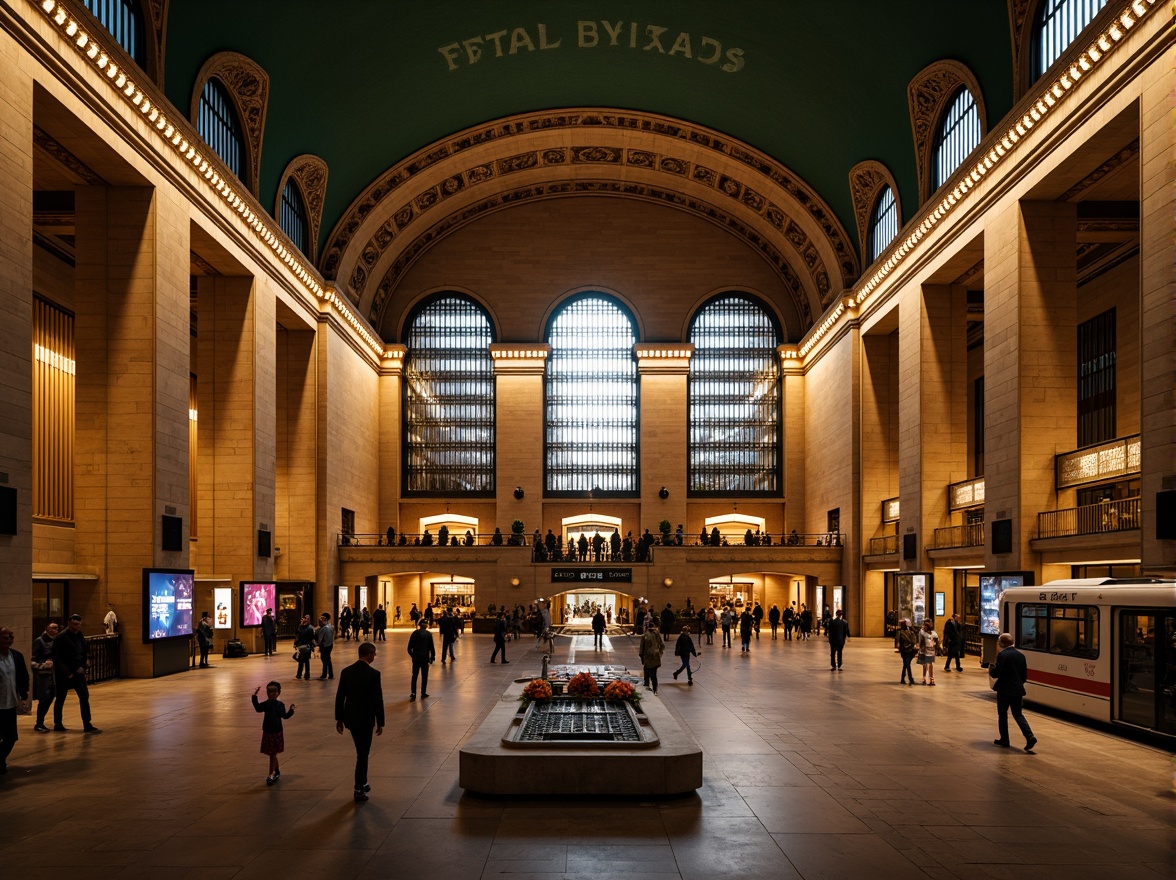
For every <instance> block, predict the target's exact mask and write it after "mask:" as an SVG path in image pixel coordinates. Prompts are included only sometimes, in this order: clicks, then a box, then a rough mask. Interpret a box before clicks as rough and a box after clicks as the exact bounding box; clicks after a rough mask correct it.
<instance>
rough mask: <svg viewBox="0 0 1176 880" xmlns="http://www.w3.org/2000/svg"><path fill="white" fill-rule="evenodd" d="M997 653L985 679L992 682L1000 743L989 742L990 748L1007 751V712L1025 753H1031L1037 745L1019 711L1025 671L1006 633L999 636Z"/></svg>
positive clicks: (1024, 665)
mask: <svg viewBox="0 0 1176 880" xmlns="http://www.w3.org/2000/svg"><path fill="white" fill-rule="evenodd" d="M998 644H999V645H1000V653H999V654H997V655H996V662H995V663H993V664H992V666H991V667H989V669H988V677H989V678H994V679H996V684H995V685H994V686H993V690H995V691H996V711H997V718H998V727H999V730H1000V739H995V740H993V741H992V743H993V745H997V746H1000V747H1001V748H1006V749H1007V748H1008V747H1009V712H1010V711H1011V712H1012V713H1013V720H1014V721H1016V722H1017V727H1019V728H1021V733H1023V734H1024V735H1025V751H1027V752H1031V751H1033V747H1034V746H1035V745H1037V737H1035V736H1034V735H1033V730H1032V729H1031V728H1030V727H1029V722H1028V721H1026V720H1025V715H1024V713H1023V712H1022V711H1021V701H1022V700H1024V698H1025V682H1026V681H1027V680H1028V678H1029V667H1028V665H1027V664H1026V663H1025V655H1024V654H1022V653H1021V652H1020V651H1018V650H1017V649H1016V648H1014V647H1013V637H1012V636H1011V635H1009V634H1008V633H1001V634H1000V640H999V642H998Z"/></svg>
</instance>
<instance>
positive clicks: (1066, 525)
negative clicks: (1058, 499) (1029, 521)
mask: <svg viewBox="0 0 1176 880" xmlns="http://www.w3.org/2000/svg"><path fill="white" fill-rule="evenodd" d="M1138 528H1139V498H1124V499H1123V500H1121V501H1100V502H1099V503H1098V504H1086V505H1083V506H1082V507H1069V508H1066V509H1065V510H1046V511H1043V512H1041V513H1039V514H1037V538H1038V539H1039V540H1041V539H1047V538H1069V537H1074V536H1078V535H1105V534H1108V533H1113V532H1125V531H1131V530H1134V529H1138Z"/></svg>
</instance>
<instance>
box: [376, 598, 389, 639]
mask: <svg viewBox="0 0 1176 880" xmlns="http://www.w3.org/2000/svg"><path fill="white" fill-rule="evenodd" d="M387 628H388V612H387V610H386V609H385V608H384V606H383V605H377V606H376V610H375V611H373V612H372V629H373V632H372V638H373V639H374V640H375V641H377V642H383V641H386V640H387V639H386V637H385V634H384V630H386V629H387Z"/></svg>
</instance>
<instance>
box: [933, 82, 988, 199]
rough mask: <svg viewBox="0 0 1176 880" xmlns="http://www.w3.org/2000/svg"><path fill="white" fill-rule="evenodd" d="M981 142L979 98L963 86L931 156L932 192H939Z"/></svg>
mask: <svg viewBox="0 0 1176 880" xmlns="http://www.w3.org/2000/svg"><path fill="white" fill-rule="evenodd" d="M979 143H980V111H979V110H978V109H977V108H976V99H975V98H973V97H972V93H971V92H970V91H968V90H967V89H966V88H963V87H961V88H960V89H959V90H958V91H956V93H955V96H954V97H953V98H952V99H951V102H950V103H949V104H948V107H947V112H946V113H944V114H943V120H942V122H940V124H939V132H938V133H937V134H936V136H935V149H934V151H933V152H932V154H931V191H932V192H934V191H935V190H937V189H939V187H941V186H942V185H943V183H944V181H946V180H947V179H948V178H949V177H951V175H952V173H953V172H954V171H955V170H956V169H957V168H959V167H960V165H961V164H963V161H964V160H965V159H966V158H968V154H969V153H971V152H972V150H974V149H976V145H977V144H979Z"/></svg>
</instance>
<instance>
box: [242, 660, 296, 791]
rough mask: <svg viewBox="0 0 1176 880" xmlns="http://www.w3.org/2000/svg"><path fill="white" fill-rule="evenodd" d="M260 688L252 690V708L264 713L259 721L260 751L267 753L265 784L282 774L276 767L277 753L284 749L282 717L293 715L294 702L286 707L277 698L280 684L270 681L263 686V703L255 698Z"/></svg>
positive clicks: (280, 688) (272, 782) (280, 689)
mask: <svg viewBox="0 0 1176 880" xmlns="http://www.w3.org/2000/svg"><path fill="white" fill-rule="evenodd" d="M260 690H261V688H260V687H257V688H254V690H253V697H252V699H253V708H254V709H256V710H257V711H258V712H264V713H265V718H263V719H262V721H261V753H262V754H263V755H269V776H267V777H266V778H265V784H266V785H273V784H274V783H275V782H277V781H278V777H279V776H281V775H282V771H281V770H280V769H278V755H279V754H280V753H281V752H284V751H285V750H286V741H285V737H284V735H283V733H282V719H283V718H290V717H292V716H293V715H294V704H293V703H291V704H290V708H289V709H287V708H286V704H285V703H283V702H282V701H281V700H279V699H278V696H279V695H280V694H281V693H282V686H281V685H280V684H278V682H276V681H271V682H270V683H269V684H267V685H266V686H265V695H266V701H265V702H264V703H260V702H258V700H257V692H258V691H260Z"/></svg>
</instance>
